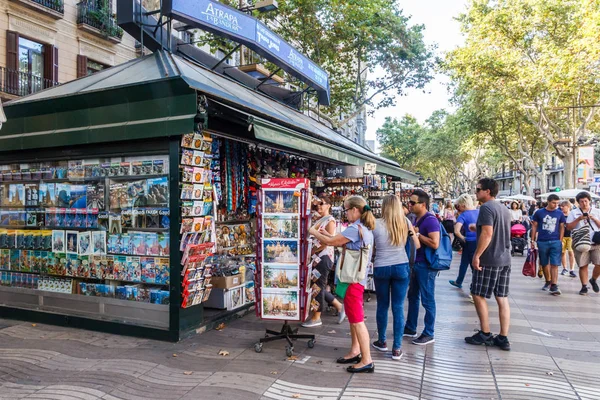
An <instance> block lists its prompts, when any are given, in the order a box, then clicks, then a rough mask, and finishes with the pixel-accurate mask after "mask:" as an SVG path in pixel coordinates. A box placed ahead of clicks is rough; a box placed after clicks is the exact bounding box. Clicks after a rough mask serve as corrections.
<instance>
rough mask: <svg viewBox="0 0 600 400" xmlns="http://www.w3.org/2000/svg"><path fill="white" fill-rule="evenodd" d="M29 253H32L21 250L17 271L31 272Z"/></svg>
mask: <svg viewBox="0 0 600 400" xmlns="http://www.w3.org/2000/svg"><path fill="white" fill-rule="evenodd" d="M31 253H33V252H32V251H29V250H21V257H20V258H19V271H22V272H30V271H31Z"/></svg>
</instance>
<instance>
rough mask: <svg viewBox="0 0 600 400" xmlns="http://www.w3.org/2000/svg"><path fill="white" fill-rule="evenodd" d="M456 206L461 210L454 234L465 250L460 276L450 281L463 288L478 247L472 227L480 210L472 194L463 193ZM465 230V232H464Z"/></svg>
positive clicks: (459, 271)
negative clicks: (474, 202)
mask: <svg viewBox="0 0 600 400" xmlns="http://www.w3.org/2000/svg"><path fill="white" fill-rule="evenodd" d="M456 207H457V208H458V211H459V212H460V215H459V216H458V218H457V220H456V225H455V226H454V234H455V235H456V237H457V238H458V239H459V240H460V241H461V243H462V245H463V252H462V255H461V258H460V267H459V268H458V276H457V277H456V280H453V281H450V284H451V285H452V286H455V287H457V288H459V289H462V283H463V281H464V279H465V275H466V274H467V268H468V267H469V266H470V265H471V261H472V260H473V255H474V254H475V248H476V247H477V232H475V230H474V229H473V230H472V229H470V227H472V226H473V227H474V226H475V225H476V224H477V217H478V216H479V210H476V209H475V205H474V204H473V198H472V197H471V195H470V194H462V195H460V196H459V198H458V199H457V200H456ZM463 231H464V234H463Z"/></svg>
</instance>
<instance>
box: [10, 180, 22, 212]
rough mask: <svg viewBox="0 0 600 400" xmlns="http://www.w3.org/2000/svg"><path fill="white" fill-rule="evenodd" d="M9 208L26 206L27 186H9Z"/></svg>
mask: <svg viewBox="0 0 600 400" xmlns="http://www.w3.org/2000/svg"><path fill="white" fill-rule="evenodd" d="M6 205H8V206H16V207H19V206H20V207H22V206H24V205H25V185H23V184H10V185H8V204H6Z"/></svg>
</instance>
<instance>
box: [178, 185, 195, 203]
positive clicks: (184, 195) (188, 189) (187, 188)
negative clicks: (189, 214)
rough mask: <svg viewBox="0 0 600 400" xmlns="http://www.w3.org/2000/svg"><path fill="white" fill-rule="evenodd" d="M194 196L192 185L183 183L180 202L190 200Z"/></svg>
mask: <svg viewBox="0 0 600 400" xmlns="http://www.w3.org/2000/svg"><path fill="white" fill-rule="evenodd" d="M193 195H194V185H190V184H187V183H184V184H183V185H181V200H191V199H192V196H193Z"/></svg>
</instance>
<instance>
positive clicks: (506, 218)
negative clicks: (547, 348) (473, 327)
mask: <svg viewBox="0 0 600 400" xmlns="http://www.w3.org/2000/svg"><path fill="white" fill-rule="evenodd" d="M497 194H498V182H496V181H495V180H494V179H491V178H484V179H481V180H480V181H479V182H478V183H477V200H479V201H480V202H481V203H483V204H482V206H481V207H480V209H479V217H478V218H477V248H476V250H475V255H474V256H473V261H472V265H473V279H472V283H471V295H472V296H473V300H474V302H475V309H476V310H477V315H478V316H479V323H480V328H481V329H480V330H479V332H477V333H476V334H475V335H473V336H469V337H466V338H465V341H466V342H467V343H469V344H474V345H487V346H491V345H496V346H498V347H499V348H501V349H502V350H510V342H509V340H508V329H509V325H510V305H509V303H508V292H509V284H510V261H511V260H510V221H511V219H510V211H509V210H508V209H507V208H506V207H504V206H502V205H501V204H499V203H498V202H497V201H495V198H496V195H497ZM492 293H493V294H494V296H495V297H496V302H497V303H498V309H499V314H500V333H499V334H498V335H496V336H494V335H492V333H491V331H490V316H489V313H488V305H487V299H489V298H491V297H492Z"/></svg>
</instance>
